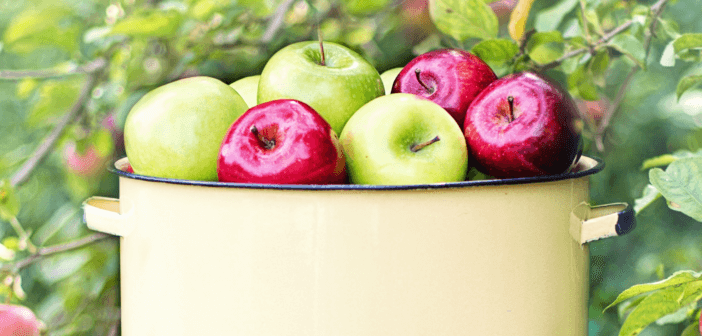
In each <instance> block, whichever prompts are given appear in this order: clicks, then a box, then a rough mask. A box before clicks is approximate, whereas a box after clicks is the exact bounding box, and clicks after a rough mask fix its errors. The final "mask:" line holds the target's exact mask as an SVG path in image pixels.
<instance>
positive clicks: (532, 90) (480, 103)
mask: <svg viewBox="0 0 702 336" xmlns="http://www.w3.org/2000/svg"><path fill="white" fill-rule="evenodd" d="M509 97H512V100H513V102H512V106H511V107H510V103H509V99H508V98H509ZM578 119H579V117H578V113H577V109H576V105H575V102H574V101H573V99H572V98H571V97H570V95H569V94H568V93H567V92H565V91H564V90H562V89H560V87H559V86H557V85H555V84H554V83H553V82H551V81H548V80H546V79H544V78H543V77H540V76H538V75H536V74H533V73H528V72H526V73H518V74H513V75H509V76H505V77H503V78H500V79H498V80H497V81H495V82H493V83H492V84H490V85H489V86H488V87H487V88H486V89H485V90H484V91H483V92H481V93H480V94H479V95H478V96H477V97H476V98H475V100H474V101H473V103H472V104H471V105H470V108H469V109H468V111H467V114H466V120H465V125H464V129H465V131H464V132H465V137H466V142H467V144H468V151H469V153H470V155H471V163H472V165H474V166H475V167H476V168H478V170H480V171H482V172H483V173H485V174H488V175H491V176H494V177H497V178H517V177H530V176H538V175H553V174H560V173H564V172H566V171H567V170H568V168H569V167H570V166H571V165H572V164H573V162H574V161H575V160H577V158H578V157H579V155H580V153H581V150H582V148H581V141H582V140H581V134H580V133H581V132H580V129H579V128H578V126H577V124H578V123H577V120H578Z"/></svg>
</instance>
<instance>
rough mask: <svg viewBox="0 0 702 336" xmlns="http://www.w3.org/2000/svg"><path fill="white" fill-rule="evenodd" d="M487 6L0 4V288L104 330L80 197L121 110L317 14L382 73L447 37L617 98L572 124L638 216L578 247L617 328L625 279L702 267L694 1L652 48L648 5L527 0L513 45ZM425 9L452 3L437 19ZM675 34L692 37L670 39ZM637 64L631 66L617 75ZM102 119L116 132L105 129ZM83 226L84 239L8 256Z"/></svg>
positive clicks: (51, 313) (230, 71)
mask: <svg viewBox="0 0 702 336" xmlns="http://www.w3.org/2000/svg"><path fill="white" fill-rule="evenodd" d="M489 2H492V1H485V2H483V1H449V0H444V1H440V0H437V1H431V2H430V6H429V7H430V8H434V9H433V10H434V11H435V12H433V13H432V19H433V22H434V23H433V22H432V20H430V19H429V14H428V10H427V9H423V12H422V7H421V4H422V1H410V0H407V1H389V0H384V1H376V2H363V1H353V0H346V1H339V2H336V1H327V0H304V1H303V0H300V1H281V0H260V1H259V0H240V1H224V0H164V1H145V0H121V1H111V2H110V1H98V0H95V1H93V0H59V1H53V0H52V1H48V0H46V1H42V0H12V1H10V0H0V178H2V179H4V180H3V182H0V240H1V241H2V246H4V248H2V249H1V250H0V266H2V267H3V268H1V269H0V270H1V271H0V280H2V281H3V282H2V283H0V301H9V302H12V303H16V304H22V305H26V306H28V307H30V308H32V309H33V310H34V311H35V312H36V314H37V315H38V316H39V317H40V318H41V319H42V321H43V322H44V323H45V325H46V327H47V328H46V332H47V334H50V335H110V334H113V333H114V332H116V331H117V330H118V329H117V328H116V326H117V325H118V322H119V320H118V317H119V286H118V284H119V276H118V270H119V261H118V246H117V245H118V244H117V240H116V239H114V238H103V237H94V236H91V235H92V234H93V233H92V232H90V230H88V229H87V228H86V227H85V224H84V223H83V221H82V211H81V202H82V201H83V200H85V199H86V198H87V197H89V196H93V195H101V196H110V197H118V190H117V178H116V177H115V176H113V175H111V174H109V173H107V172H106V170H105V169H104V167H105V166H106V165H107V164H109V163H110V162H111V161H112V160H114V159H115V158H118V157H121V156H124V150H123V145H122V143H121V138H120V137H119V133H120V129H121V127H122V123H123V122H124V118H125V117H126V114H127V113H128V111H129V109H130V107H131V106H132V105H133V104H134V103H135V102H136V101H137V100H138V99H139V97H141V95H143V94H144V93H145V92H148V90H150V89H152V88H154V87H157V86H158V85H161V84H164V83H167V82H169V81H173V80H176V79H178V78H181V77H185V76H192V75H198V74H199V75H207V76H213V77H216V78H219V79H221V80H223V81H224V82H226V83H231V82H233V81H234V80H236V79H239V78H242V77H244V76H248V75H253V74H257V73H260V71H261V69H262V67H263V65H264V64H265V62H266V60H267V59H268V57H270V55H272V54H273V53H274V52H275V51H276V50H278V49H280V48H281V47H283V46H285V45H287V44H289V43H291V42H294V41H300V40H309V39H316V38H317V30H316V27H318V26H319V27H320V30H321V32H322V35H323V37H324V39H325V40H329V41H336V42H340V43H343V44H345V45H347V46H349V47H351V48H353V49H355V50H357V51H359V52H360V53H361V54H362V55H364V56H365V57H366V58H367V59H368V60H369V61H370V62H371V63H372V64H374V65H375V66H376V67H377V69H378V70H379V71H380V72H383V71H384V70H387V69H390V68H392V67H398V66H403V65H404V64H405V63H407V62H408V61H409V60H410V59H411V58H412V57H414V56H415V55H417V54H419V53H422V52H424V51H428V50H431V49H435V48H439V47H458V48H465V49H467V50H473V52H475V53H477V54H478V55H480V56H481V57H483V58H486V60H487V61H488V62H489V63H490V65H491V66H493V68H494V69H495V71H496V72H497V73H498V75H505V74H507V73H510V72H513V71H518V70H522V69H541V70H543V71H545V72H546V73H547V74H548V75H550V76H552V77H553V78H555V79H556V80H558V81H559V82H561V83H562V84H563V85H564V86H565V87H567V88H569V90H570V91H571V93H572V94H573V95H574V96H576V97H579V98H583V99H585V100H597V99H599V98H601V97H609V99H610V100H616V97H617V95H618V94H620V93H621V95H622V96H621V104H620V105H619V108H618V109H617V110H616V111H615V112H616V113H613V114H611V116H612V119H611V120H610V121H608V122H602V121H600V122H599V123H598V122H597V121H595V120H591V121H590V123H589V124H586V127H585V135H586V143H585V154H586V155H591V156H597V157H600V158H602V159H604V161H605V162H606V168H605V170H604V171H603V172H601V173H598V174H596V175H595V176H593V177H592V179H591V199H592V202H593V203H595V204H604V203H611V202H619V201H625V202H628V203H630V204H635V205H636V209H637V211H638V214H637V219H638V227H637V228H636V230H634V231H633V232H632V233H630V234H629V235H627V236H622V237H617V238H613V239H605V240H601V241H596V242H593V243H591V244H590V251H591V291H590V303H589V306H590V313H589V317H590V323H589V330H590V335H613V334H616V333H618V332H619V331H620V328H621V327H622V323H623V321H624V318H625V317H626V315H627V314H628V313H629V312H631V310H632V309H634V307H636V303H634V304H620V305H619V306H617V307H614V308H610V309H607V310H604V309H605V307H607V306H608V305H610V304H611V303H612V302H614V301H615V299H616V298H617V296H618V295H619V294H620V293H622V292H623V291H624V290H625V289H627V288H629V287H631V286H633V285H636V284H642V283H647V282H652V281H657V280H660V279H664V278H666V277H668V276H670V275H671V274H673V273H674V272H676V271H681V270H693V271H699V270H700V269H702V244H700V243H701V242H702V230H700V227H701V226H700V225H701V224H700V222H699V221H700V220H701V219H702V217H700V213H702V205H700V204H699V200H700V199H702V188H700V184H701V183H700V181H701V180H702V177H701V176H700V171H699V170H695V169H698V168H695V167H702V165H700V164H699V160H700V154H699V153H702V152H699V150H700V149H702V148H701V147H702V89H700V88H698V87H697V84H699V83H700V81H702V63H701V62H700V48H702V42H699V41H698V40H696V39H698V38H702V37H700V36H698V35H695V33H701V32H702V20H699V9H700V8H702V0H678V1H670V2H667V3H666V6H665V7H664V8H663V11H662V13H661V14H660V18H661V19H662V21H660V23H659V24H657V26H656V27H655V30H654V31H655V32H656V34H655V36H654V37H653V38H652V40H651V48H650V52H649V53H648V57H646V51H645V50H644V48H642V45H644V44H645V39H646V29H647V27H649V26H650V22H647V21H646V17H647V15H649V14H650V13H649V12H647V9H648V8H650V7H651V6H652V5H654V4H656V3H657V2H654V1H640V3H637V2H635V1H613V0H583V1H579V0H561V1H557V2H554V3H547V2H536V3H534V4H533V7H532V9H531V11H530V12H529V16H528V20H527V21H526V22H527V23H526V30H527V36H528V37H529V39H528V40H525V42H524V43H523V44H522V42H521V41H513V40H512V39H510V35H509V32H508V23H507V22H508V21H509V17H508V16H502V17H499V18H496V17H494V14H491V13H492V12H486V9H487V10H489V7H487V5H486V4H485V3H489ZM413 3H414V4H419V5H420V7H419V12H415V9H413V7H412V6H411V4H413ZM281 7H282V8H286V9H288V10H287V11H281V10H279V8H281ZM436 8H439V9H442V8H443V10H444V12H445V8H451V9H454V10H455V11H454V12H455V14H453V15H454V16H450V17H449V16H445V15H443V16H442V14H436V13H437V12H438V13H441V10H437V9H436ZM581 8H585V9H586V10H585V11H584V12H583V11H581ZM280 13H282V14H284V15H282V16H281V18H282V19H281V20H280V21H279V22H280V23H281V24H280V25H279V26H278V25H277V24H276V23H275V22H276V20H277V19H276V18H277V15H278V14H280ZM418 13H419V14H418ZM421 13H423V14H421ZM456 15H458V17H456ZM461 15H463V16H461ZM466 18H471V19H476V18H478V19H479V20H478V21H470V22H478V23H477V28H476V27H474V26H471V25H469V24H466V22H469V21H467V20H466ZM493 20H494V21H493ZM627 20H633V21H634V23H633V24H632V25H631V26H630V27H628V29H626V30H624V31H623V32H621V33H620V34H618V36H616V37H614V38H612V39H611V40H610V41H609V42H608V43H607V45H606V46H603V47H602V48H599V49H597V50H596V51H595V52H593V53H592V54H588V53H585V54H586V55H585V56H584V57H583V56H578V57H572V58H570V59H568V60H564V61H563V62H560V63H559V64H557V65H555V66H553V67H551V66H548V65H549V64H550V63H552V62H554V61H556V60H558V59H559V58H560V57H562V56H563V55H565V54H567V52H569V51H572V50H575V49H577V48H578V47H580V46H587V45H588V44H590V45H593V43H594V41H596V40H597V38H599V37H601V36H603V35H605V34H606V33H607V32H610V31H611V30H612V29H614V28H616V27H618V26H619V25H621V24H622V23H624V22H626V21H627ZM474 25H476V24H475V23H474ZM437 27H439V28H437ZM585 27H587V29H585ZM532 28H533V29H535V32H529V30H531V29H532ZM532 33H533V34H532ZM529 34H531V35H529ZM588 34H589V35H590V36H591V37H592V40H590V41H588ZM681 34H682V35H684V36H686V37H690V41H687V42H686V41H685V40H684V39H677V38H678V37H679V36H681ZM685 34H688V35H685ZM676 39H677V40H676ZM672 41H676V43H673V42H672ZM520 44H521V45H520ZM520 47H521V48H520ZM637 64H639V66H641V67H642V68H645V71H644V70H642V71H637V72H635V73H634V74H633V77H631V79H630V81H627V76H628V74H629V73H630V70H631V69H632V66H635V65H637ZM664 65H665V66H664ZM8 70H9V71H8ZM683 78H684V79H683ZM86 83H88V84H90V86H88V87H87V89H86V86H85V85H86ZM622 87H624V89H622ZM83 96H85V97H84V98H85V99H82V97H83ZM678 96H679V98H678ZM79 100H80V101H81V102H82V105H79V106H81V108H77V109H75V117H72V118H71V119H70V123H69V124H68V126H67V127H65V128H63V129H61V131H62V132H61V133H60V137H59V138H58V140H57V141H56V142H54V143H52V145H53V146H52V147H51V150H50V151H49V153H48V155H46V156H45V157H43V160H41V162H40V163H39V164H38V165H37V166H36V167H32V169H31V174H29V175H28V178H27V179H23V180H22V181H19V182H18V181H16V180H15V178H16V177H17V176H18V172H21V171H22V170H23V167H24V166H23V165H24V164H25V163H26V162H28V160H31V158H32V157H33V156H35V155H36V150H37V148H39V147H40V146H41V144H42V142H43V141H44V140H45V139H46V138H47V136H48V135H49V134H50V132H52V130H54V129H56V127H57V125H61V119H62V118H63V117H64V116H66V115H69V113H70V111H71V110H73V109H74V104H75V103H76V101H79ZM110 116H111V117H112V118H113V119H114V121H115V124H116V126H115V127H114V129H109V128H105V126H104V120H105V118H107V117H110ZM603 123H604V127H602V128H601V129H600V128H598V126H600V125H602V124H603ZM598 130H599V131H598ZM67 146H68V147H70V146H74V147H75V149H76V150H77V151H78V152H83V151H87V150H89V148H90V147H91V146H92V147H93V148H94V149H95V150H96V151H97V152H98V153H100V155H98V156H100V157H104V158H105V159H104V160H103V161H100V162H99V163H98V165H99V169H97V173H96V174H86V173H78V172H76V171H75V170H72V169H71V168H70V167H69V166H68V164H67V162H66V159H65V157H64V156H65V148H66V147H67ZM652 158H653V159H652ZM100 164H102V165H100ZM666 174H667V175H666ZM680 174H683V175H684V174H690V176H688V177H689V179H688V180H690V181H692V182H690V183H688V184H687V185H686V187H689V188H691V189H689V190H691V194H690V193H688V194H687V196H689V197H692V198H691V202H692V203H691V204H689V205H686V204H687V203H685V202H684V201H682V202H681V201H678V200H679V199H680V198H679V197H680V195H679V194H680V192H681V190H682V189H681V187H675V186H673V187H670V188H667V189H666V187H665V185H666V183H667V182H666V181H669V180H671V179H673V180H674V181H673V182H675V181H677V180H675V179H674V178H675V177H676V176H680ZM671 176H672V177H671ZM666 178H668V180H665V179H666ZM651 183H653V186H650V185H649V184H651ZM671 183H672V182H671ZM654 186H655V187H657V188H659V189H656V188H655V187H654ZM657 190H660V191H661V193H662V194H663V196H664V197H660V195H659V194H658V192H657ZM668 191H670V192H668ZM676 192H677V194H676ZM682 196H685V195H682ZM676 197H677V198H676ZM689 197H688V201H690V199H689ZM695 197H696V198H695ZM695 199H696V200H698V201H697V203H696V204H695ZM666 201H667V202H666ZM676 210H677V211H676ZM23 231H24V232H23ZM82 237H94V238H95V239H96V241H95V242H94V243H91V244H88V245H86V246H84V247H82V248H80V249H71V250H68V251H63V252H57V253H49V254H47V255H46V256H40V257H39V258H37V259H36V260H33V262H32V263H28V264H27V265H26V267H25V266H23V267H21V268H13V267H14V266H17V262H18V261H22V260H27V259H26V258H34V257H36V256H38V254H37V253H39V254H41V253H40V252H42V251H44V252H55V251H56V250H55V249H51V248H52V247H57V246H59V247H60V246H65V244H66V243H67V242H72V241H75V240H77V239H80V238H82ZM98 238H100V239H99V240H98ZM42 248H45V249H42ZM46 248H49V249H46ZM19 279H21V281H19ZM637 293H639V292H637ZM641 293H643V292H640V293H639V294H641ZM698 300H699V298H697V299H696V300H692V304H691V305H688V306H687V307H686V308H687V309H686V310H684V311H680V312H677V315H675V314H673V315H674V316H673V315H669V316H666V318H664V319H659V320H658V323H653V324H652V325H651V326H649V327H648V328H646V329H644V330H643V331H642V332H641V335H679V334H681V333H683V332H684V331H685V332H687V333H689V335H694V334H695V333H691V331H690V330H691V329H690V328H691V327H688V326H692V325H695V324H696V322H695V317H696V316H697V315H696V314H698V309H697V305H698V303H697V301H698ZM639 301H641V300H639ZM623 302H630V301H623ZM637 303H640V302H637ZM603 310H604V312H603ZM654 320H656V319H654ZM686 328H687V329H686ZM622 330H623V329H622ZM639 331H640V330H639ZM639 331H636V332H639ZM634 334H635V333H634ZM632 335H633V334H632ZM686 335H688V334H686Z"/></svg>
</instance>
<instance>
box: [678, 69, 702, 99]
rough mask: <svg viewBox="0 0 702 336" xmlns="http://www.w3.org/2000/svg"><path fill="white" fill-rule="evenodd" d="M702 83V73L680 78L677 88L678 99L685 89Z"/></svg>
mask: <svg viewBox="0 0 702 336" xmlns="http://www.w3.org/2000/svg"><path fill="white" fill-rule="evenodd" d="M700 83H702V75H689V76H685V77H683V78H680V81H679V82H678V86H677V88H675V95H676V96H677V97H678V101H679V100H680V97H681V96H682V95H683V93H685V91H687V90H689V89H691V88H693V87H695V86H697V85H699V84H700Z"/></svg>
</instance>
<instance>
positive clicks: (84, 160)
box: [63, 142, 111, 177]
mask: <svg viewBox="0 0 702 336" xmlns="http://www.w3.org/2000/svg"><path fill="white" fill-rule="evenodd" d="M109 154H111V153H101V152H100V151H99V150H98V149H97V148H96V147H95V146H94V145H89V146H88V147H87V148H85V149H84V150H83V151H82V152H81V151H78V148H77V144H76V143H75V142H69V143H68V144H66V146H65V147H64V149H63V158H64V160H65V162H66V165H67V166H68V169H69V170H70V171H71V172H72V173H74V174H76V175H78V176H84V177H94V176H98V175H100V173H101V172H103V171H104V168H105V165H106V164H107V163H108V161H109V160H110V156H109Z"/></svg>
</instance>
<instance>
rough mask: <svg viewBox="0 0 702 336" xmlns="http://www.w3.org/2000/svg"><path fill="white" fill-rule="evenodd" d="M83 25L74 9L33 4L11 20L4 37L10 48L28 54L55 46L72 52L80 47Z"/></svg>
mask: <svg viewBox="0 0 702 336" xmlns="http://www.w3.org/2000/svg"><path fill="white" fill-rule="evenodd" d="M80 32H81V27H80V24H79V22H77V21H76V20H74V19H73V12H72V11H71V9H70V8H67V7H65V6H63V5H56V6H53V7H51V8H50V9H48V8H47V9H43V10H42V9H39V8H30V9H27V10H25V11H23V12H22V13H20V14H19V15H16V16H15V17H13V18H12V21H10V24H9V25H8V27H7V29H5V33H4V35H3V40H4V42H5V44H6V47H7V49H8V50H9V51H12V52H15V53H20V54H28V53H31V52H33V51H34V50H37V49H39V48H42V47H46V46H54V47H58V48H60V49H63V50H65V51H66V52H69V53H73V52H75V51H77V50H78V48H79V45H80V44H79V40H80Z"/></svg>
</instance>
